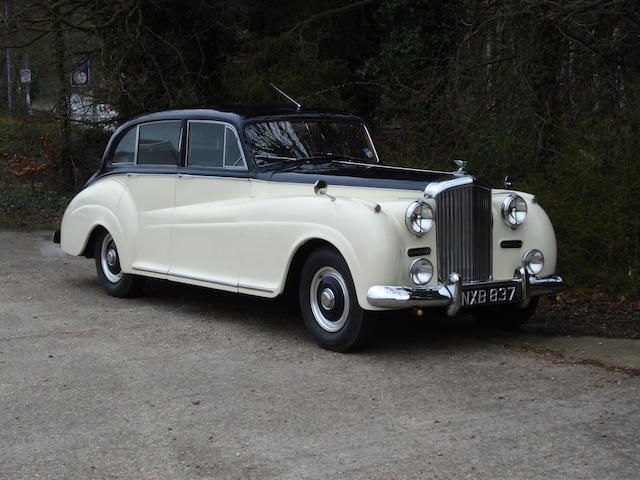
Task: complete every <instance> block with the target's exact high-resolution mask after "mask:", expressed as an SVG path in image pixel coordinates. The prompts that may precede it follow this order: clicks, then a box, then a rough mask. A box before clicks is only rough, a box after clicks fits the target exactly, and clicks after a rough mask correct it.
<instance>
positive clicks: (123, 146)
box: [111, 128, 136, 163]
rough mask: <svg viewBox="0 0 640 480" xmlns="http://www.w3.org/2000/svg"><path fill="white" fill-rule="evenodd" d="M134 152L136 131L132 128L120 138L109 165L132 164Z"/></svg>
mask: <svg viewBox="0 0 640 480" xmlns="http://www.w3.org/2000/svg"><path fill="white" fill-rule="evenodd" d="M135 152H136V129H135V128H132V129H131V130H129V131H128V132H127V133H125V134H124V136H123V137H121V138H120V141H119V142H118V145H117V146H116V149H115V150H114V152H113V158H111V163H133V161H134V159H135Z"/></svg>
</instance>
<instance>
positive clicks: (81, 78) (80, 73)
mask: <svg viewBox="0 0 640 480" xmlns="http://www.w3.org/2000/svg"><path fill="white" fill-rule="evenodd" d="M90 84H91V69H90V66H89V60H85V61H84V62H80V63H77V64H76V65H74V66H73V68H72V69H71V86H72V87H87V86H89V85H90Z"/></svg>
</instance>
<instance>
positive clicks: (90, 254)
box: [80, 225, 109, 258]
mask: <svg viewBox="0 0 640 480" xmlns="http://www.w3.org/2000/svg"><path fill="white" fill-rule="evenodd" d="M108 231H109V230H107V229H106V228H105V227H104V226H102V225H96V226H95V227H94V228H93V230H91V233H89V237H88V238H87V243H86V244H85V247H84V250H83V251H82V253H81V254H80V255H82V256H83V257H86V258H94V257H95V244H96V239H97V238H98V236H99V235H100V234H101V233H102V232H108Z"/></svg>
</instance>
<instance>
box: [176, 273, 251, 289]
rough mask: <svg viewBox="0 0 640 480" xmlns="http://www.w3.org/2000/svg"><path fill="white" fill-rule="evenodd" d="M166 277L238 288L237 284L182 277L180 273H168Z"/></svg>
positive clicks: (191, 276) (189, 276)
mask: <svg viewBox="0 0 640 480" xmlns="http://www.w3.org/2000/svg"><path fill="white" fill-rule="evenodd" d="M167 275H169V276H171V277H178V278H186V279H188V280H196V281H198V282H205V283H211V284H214V285H221V286H223V287H233V288H238V284H237V283H230V282H221V281H218V280H211V279H210V278H204V277H195V276H193V275H184V274H182V273H176V272H169V273H168V274H167Z"/></svg>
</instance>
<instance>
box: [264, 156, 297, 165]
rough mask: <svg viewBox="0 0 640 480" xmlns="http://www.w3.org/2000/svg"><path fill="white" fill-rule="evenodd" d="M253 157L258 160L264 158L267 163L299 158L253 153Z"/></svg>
mask: <svg viewBox="0 0 640 480" xmlns="http://www.w3.org/2000/svg"><path fill="white" fill-rule="evenodd" d="M253 158H256V159H258V160H264V161H266V162H267V163H275V162H285V161H290V160H294V161H297V160H299V159H298V158H296V157H278V156H275V155H254V156H253Z"/></svg>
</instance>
